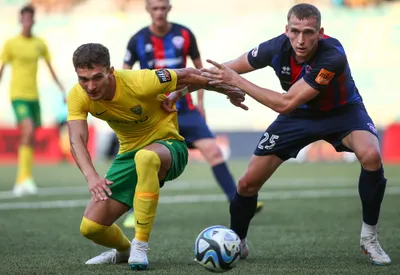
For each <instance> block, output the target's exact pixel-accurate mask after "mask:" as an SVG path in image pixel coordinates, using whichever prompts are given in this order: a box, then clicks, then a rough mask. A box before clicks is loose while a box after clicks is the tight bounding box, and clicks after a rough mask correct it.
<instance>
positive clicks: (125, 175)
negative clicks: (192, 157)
mask: <svg viewBox="0 0 400 275" xmlns="http://www.w3.org/2000/svg"><path fill="white" fill-rule="evenodd" d="M156 142H157V143H160V144H162V145H164V146H166V147H167V148H168V149H169V151H170V152H171V156H172V164H171V169H170V170H169V172H168V174H167V176H166V178H165V179H164V180H163V181H162V182H160V187H162V186H163V185H164V182H166V181H170V180H173V179H176V178H177V177H179V176H180V175H181V174H182V172H183V171H184V170H185V167H186V164H187V162H188V150H187V146H186V143H185V142H184V141H180V140H175V139H169V140H159V141H156ZM139 150H140V149H139ZM139 150H135V151H131V152H127V153H123V154H119V155H117V156H116V157H115V159H114V161H113V163H112V164H111V167H110V168H109V169H108V172H107V174H106V176H105V177H106V178H107V179H109V180H111V181H112V182H114V183H113V184H112V185H111V186H110V189H111V192H112V195H111V196H110V198H113V199H114V200H116V201H119V202H122V203H124V204H126V205H127V206H129V207H130V208H132V207H133V197H134V194H135V189H136V184H137V173H136V164H135V162H134V158H135V155H136V153H137V152H138V151H139Z"/></svg>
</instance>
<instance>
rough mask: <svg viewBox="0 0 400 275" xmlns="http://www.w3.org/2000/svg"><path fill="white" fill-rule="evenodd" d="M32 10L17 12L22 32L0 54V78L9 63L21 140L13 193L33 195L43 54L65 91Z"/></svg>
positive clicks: (23, 9) (11, 95)
mask: <svg viewBox="0 0 400 275" xmlns="http://www.w3.org/2000/svg"><path fill="white" fill-rule="evenodd" d="M34 15H35V10H34V9H33V8H32V7H30V6H25V7H23V8H22V9H21V11H20V23H21V25H22V32H21V34H19V35H17V36H15V37H13V38H11V39H9V40H8V41H6V43H5V45H4V49H3V52H2V55H1V61H2V65H1V67H0V79H1V76H2V73H3V70H4V67H5V65H6V64H8V63H9V64H11V67H12V78H11V87H10V88H11V90H10V97H11V101H12V106H13V109H14V112H15V115H16V118H17V122H18V125H19V127H20V128H21V143H20V146H19V150H18V174H17V179H16V182H15V185H14V190H13V191H14V194H15V195H16V196H22V195H24V194H34V193H36V192H37V188H36V184H35V182H34V181H33V178H32V173H31V169H32V162H33V145H34V133H35V129H36V128H37V127H39V126H40V105H39V96H38V89H37V81H36V75H37V69H38V60H39V58H41V57H43V58H44V60H45V61H46V63H47V65H48V67H49V69H50V72H51V74H52V76H53V78H54V80H55V82H56V83H57V85H58V86H59V87H60V89H61V91H62V92H63V93H64V88H63V86H62V85H61V83H60V81H59V80H58V78H57V76H56V74H55V72H54V70H53V68H52V66H51V64H50V54H49V51H48V48H47V45H46V44H45V42H44V41H43V40H42V39H40V38H38V37H36V36H34V35H33V34H32V27H33V24H34Z"/></svg>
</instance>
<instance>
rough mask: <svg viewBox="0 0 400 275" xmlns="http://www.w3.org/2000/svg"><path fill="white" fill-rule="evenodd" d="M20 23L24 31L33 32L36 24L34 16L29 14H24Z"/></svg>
mask: <svg viewBox="0 0 400 275" xmlns="http://www.w3.org/2000/svg"><path fill="white" fill-rule="evenodd" d="M20 22H21V25H22V28H23V29H24V30H31V29H32V27H33V24H34V23H35V21H34V19H33V15H32V14H31V13H29V12H24V13H23V14H22V15H21V17H20Z"/></svg>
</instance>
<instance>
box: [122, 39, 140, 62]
mask: <svg viewBox="0 0 400 275" xmlns="http://www.w3.org/2000/svg"><path fill="white" fill-rule="evenodd" d="M136 43H137V35H134V36H132V38H131V39H130V40H129V42H128V46H127V47H126V52H125V56H124V63H125V64H128V65H129V66H133V65H134V64H135V62H136V61H137V60H138V59H139V58H138V56H137V52H136Z"/></svg>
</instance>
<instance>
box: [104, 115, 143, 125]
mask: <svg viewBox="0 0 400 275" xmlns="http://www.w3.org/2000/svg"><path fill="white" fill-rule="evenodd" d="M148 119H149V117H148V116H145V117H144V118H141V119H137V120H118V119H109V120H107V122H108V123H113V124H124V125H137V124H141V123H144V122H146V121H147V120H148Z"/></svg>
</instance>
